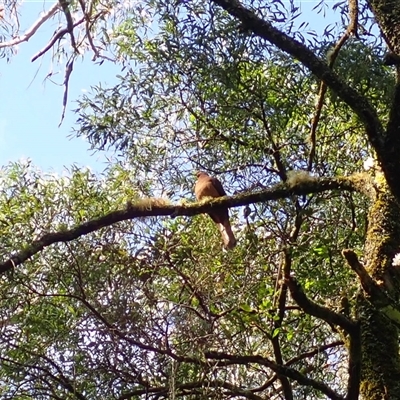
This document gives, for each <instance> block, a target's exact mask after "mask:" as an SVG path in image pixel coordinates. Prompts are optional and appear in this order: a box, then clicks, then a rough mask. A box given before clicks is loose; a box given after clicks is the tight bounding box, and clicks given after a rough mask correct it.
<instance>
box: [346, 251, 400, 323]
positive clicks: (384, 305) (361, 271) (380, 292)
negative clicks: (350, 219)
mask: <svg viewBox="0 0 400 400" xmlns="http://www.w3.org/2000/svg"><path fill="white" fill-rule="evenodd" d="M342 254H343V257H344V258H345V259H346V261H347V263H348V264H349V266H350V268H351V269H352V270H353V271H354V272H355V273H356V274H357V275H358V278H359V279H360V283H361V286H362V287H363V289H364V291H365V292H366V293H367V295H368V297H369V300H370V301H371V303H373V304H374V305H375V306H376V307H377V308H378V309H379V310H380V311H381V312H383V313H384V314H385V315H386V316H387V317H388V318H389V319H391V320H392V321H393V322H394V323H395V324H396V325H397V326H400V306H399V305H398V302H397V301H396V300H395V299H393V298H391V297H390V296H388V294H387V292H386V291H385V290H384V288H383V287H381V286H379V285H378V283H377V282H376V281H375V280H374V279H372V277H371V276H370V275H369V274H368V272H367V270H366V269H365V267H364V265H363V264H361V263H360V261H359V260H358V257H357V255H356V253H354V251H353V250H350V249H346V250H343V251H342Z"/></svg>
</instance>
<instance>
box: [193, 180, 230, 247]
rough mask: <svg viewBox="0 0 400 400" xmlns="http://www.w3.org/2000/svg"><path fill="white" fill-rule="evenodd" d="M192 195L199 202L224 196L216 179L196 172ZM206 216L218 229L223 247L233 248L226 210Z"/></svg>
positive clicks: (219, 210)
mask: <svg viewBox="0 0 400 400" xmlns="http://www.w3.org/2000/svg"><path fill="white" fill-rule="evenodd" d="M194 193H195V195H196V198H197V200H201V199H203V198H206V197H221V196H226V193H225V190H224V188H223V187H222V184H221V182H220V181H219V180H218V179H217V178H213V177H211V176H209V175H207V174H206V173H205V172H197V182H196V185H195V187H194ZM208 215H209V216H210V217H211V219H212V220H213V221H214V222H215V223H216V224H217V226H218V229H219V231H220V232H221V236H222V240H223V242H224V246H225V247H226V248H227V249H232V248H234V247H235V245H236V239H235V236H234V234H233V232H232V228H231V224H230V222H229V212H228V209H227V208H222V209H218V210H213V212H212V213H209V214H208Z"/></svg>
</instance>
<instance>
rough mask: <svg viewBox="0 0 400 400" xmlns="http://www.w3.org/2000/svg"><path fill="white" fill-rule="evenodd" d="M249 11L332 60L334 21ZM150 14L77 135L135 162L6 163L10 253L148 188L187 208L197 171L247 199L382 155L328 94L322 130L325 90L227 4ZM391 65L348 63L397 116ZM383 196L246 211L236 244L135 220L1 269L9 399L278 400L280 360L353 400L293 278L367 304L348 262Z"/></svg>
mask: <svg viewBox="0 0 400 400" xmlns="http://www.w3.org/2000/svg"><path fill="white" fill-rule="evenodd" d="M248 3H249V4H250V5H251V6H252V8H254V9H255V10H256V12H257V13H258V14H259V15H261V16H264V17H265V18H266V19H268V20H272V21H274V23H275V24H276V26H278V27H279V28H280V29H282V31H285V32H288V33H292V34H293V35H294V36H296V37H298V38H302V37H304V38H307V41H308V44H309V47H310V48H312V49H313V50H314V51H315V52H316V53H318V54H321V55H323V56H324V57H329V41H328V40H331V39H332V36H333V33H332V30H328V28H327V30H326V32H325V35H324V36H323V37H318V36H316V34H315V33H313V32H312V31H307V32H306V31H302V30H301V29H298V30H297V28H298V27H299V26H304V27H305V25H302V24H300V23H297V18H298V16H299V15H301V14H299V10H298V9H297V8H296V7H295V6H294V4H293V3H288V4H289V5H288V6H286V5H285V4H286V3H285V4H283V3H282V2H279V1H274V2H268V4H265V3H266V2H256V1H251V2H248ZM322 6H323V2H322V3H321V7H322ZM286 7H287V8H286ZM135 11H137V9H135ZM345 11H346V10H342V16H343V15H345ZM141 12H142V14H140V15H141V16H142V19H140V18H138V15H137V13H132V14H131V13H129V11H127V13H126V14H125V15H124V17H125V18H124V21H123V22H122V23H121V24H118V26H117V27H115V30H114V33H113V34H114V35H115V37H116V38H117V40H116V46H117V48H118V56H119V57H120V58H121V59H123V62H124V67H125V75H124V76H121V77H120V83H119V84H118V85H116V86H115V87H112V88H104V87H101V86H98V87H96V88H94V89H93V93H91V94H90V95H87V96H84V97H83V98H82V99H81V100H80V101H79V107H78V109H77V111H76V112H77V113H78V118H79V119H78V122H79V125H78V128H77V131H76V135H77V136H83V137H85V138H87V139H88V141H89V142H90V144H91V146H92V148H93V149H97V150H102V149H104V148H106V147H113V148H115V149H116V151H118V152H119V155H120V160H121V161H120V163H119V164H118V163H117V164H115V165H111V166H110V167H109V169H108V170H107V171H105V173H104V174H103V175H102V176H96V175H94V174H92V173H91V172H90V171H88V170H79V169H76V168H72V169H71V171H69V173H68V174H66V176H63V177H57V176H46V175H45V174H43V173H42V172H40V171H37V170H35V169H34V168H33V167H32V166H31V165H29V163H28V164H14V165H10V166H8V167H6V168H4V169H3V170H2V171H1V178H2V179H1V186H0V209H1V213H0V216H1V217H0V223H1V226H2V229H3V232H2V233H3V235H2V238H1V246H2V254H3V255H9V254H12V253H13V252H14V251H15V249H17V248H23V247H24V246H25V245H26V243H29V242H31V241H33V240H35V239H36V238H38V237H40V236H41V235H43V234H45V233H48V232H49V231H63V230H66V229H68V228H71V227H74V226H77V225H79V224H82V223H84V222H86V221H88V220H92V219H94V218H96V217H98V216H101V215H105V214H107V213H108V212H110V211H113V210H116V209H119V208H122V207H124V206H125V204H126V203H127V202H134V201H135V200H137V199H140V198H143V197H145V198H148V197H167V198H168V199H170V200H171V201H178V200H179V201H182V199H184V200H183V201H184V202H185V201H190V200H191V199H192V198H193V195H192V194H191V193H192V187H193V183H194V175H193V172H194V171H195V170H198V169H204V170H206V171H208V172H210V173H213V174H215V175H218V176H219V177H220V178H221V180H222V181H223V183H224V185H225V187H226V188H227V189H228V190H227V191H228V192H230V194H236V193H243V192H247V191H253V190H258V189H261V188H265V187H269V186H271V185H273V184H275V183H277V182H281V181H292V182H295V181H296V179H300V178H299V177H301V176H302V175H301V174H300V175H299V174H298V173H296V172H294V171H299V170H301V171H307V173H308V174H311V175H312V176H313V177H316V178H319V177H325V176H334V175H340V176H341V175H343V176H346V175H351V174H353V173H355V172H358V171H360V170H361V169H362V164H363V162H364V160H365V159H366V158H367V157H368V156H370V155H373V152H372V150H371V148H370V145H369V143H368V142H367V140H366V138H365V135H364V127H363V126H362V124H361V122H360V121H359V120H358V119H357V118H356V117H355V115H354V114H353V113H352V111H351V110H350V108H349V107H348V106H347V105H345V104H343V103H342V102H341V101H339V99H338V98H337V96H336V95H335V94H333V93H330V92H328V94H327V96H326V97H325V102H324V108H323V113H322V115H321V117H320V119H319V123H318V130H317V136H316V138H314V137H313V135H312V134H311V133H310V132H311V125H312V119H313V117H314V115H315V99H316V96H317V93H318V90H319V82H318V81H317V80H316V79H315V77H313V76H312V75H310V73H309V72H308V71H307V70H306V69H305V68H304V67H303V66H302V65H301V64H300V63H297V62H295V61H293V60H292V59H291V58H289V57H288V56H287V55H286V54H284V53H282V52H281V51H279V50H278V49H276V48H275V47H273V46H272V45H270V44H268V43H266V42H265V41H262V40H260V39H259V38H258V37H256V36H255V35H253V34H251V33H250V32H248V31H247V30H246V29H243V27H241V26H238V23H237V22H236V21H235V20H233V19H232V18H231V17H229V16H228V14H227V13H226V12H225V11H223V10H222V9H221V8H219V7H217V6H216V5H214V3H213V2H199V1H191V2H185V1H173V2H169V1H168V2H163V1H157V2H148V3H144V5H143V8H142V9H141ZM363 12H364V11H363ZM364 13H366V11H365V12H364ZM362 16H363V18H364V19H363V18H361V22H362V23H367V21H368V18H367V17H366V14H362ZM145 20H146V21H151V22H152V24H147V26H145ZM339 25H340V24H339ZM378 44H379V43H378ZM327 49H328V50H327ZM379 56H380V53H379V52H378V51H376V50H374V49H373V48H372V46H371V43H368V42H361V41H355V40H354V41H351V42H350V43H348V44H347V46H345V47H344V48H343V49H342V51H341V53H340V57H339V59H338V61H337V64H335V70H336V71H337V73H338V74H339V75H340V76H342V77H343V78H344V79H345V80H346V81H347V82H350V83H351V85H352V86H354V87H355V88H357V89H358V90H359V92H360V93H362V94H364V95H365V96H366V97H368V98H369V99H370V101H371V103H372V104H373V105H374V107H375V108H376V109H377V110H379V112H380V113H381V115H382V118H383V119H384V118H386V115H387V114H388V111H389V110H388V101H387V100H388V99H389V98H390V97H391V96H392V87H393V77H392V76H391V74H390V72H389V71H388V70H386V69H385V67H383V66H382V65H381V63H380V62H379V58H378V57H379ZM360 66H361V67H360ZM371 71H372V72H373V73H371ZM304 173H305V172H304ZM222 174H223V175H222ZM368 205H369V204H368V200H367V199H365V198H364V197H363V196H361V195H360V194H345V193H341V192H329V193H328V194H327V193H323V194H312V195H309V196H304V197H303V198H296V197H295V196H292V197H290V198H287V199H284V200H279V201H274V202H272V201H271V202H268V203H261V204H254V205H252V206H251V209H250V214H249V215H243V214H242V213H241V210H236V209H234V210H231V219H232V224H233V227H234V230H235V233H236V234H237V237H238V242H239V244H238V246H237V248H236V249H234V250H233V251H231V252H224V251H221V244H220V237H219V233H218V232H217V230H216V229H215V226H214V224H213V223H212V221H211V220H210V218H209V217H208V216H206V215H201V216H196V217H194V218H180V217H179V218H175V219H168V220H167V219H162V218H157V219H152V220H151V219H149V220H135V221H128V222H121V223H118V224H115V225H113V226H109V227H106V228H102V229H101V230H98V231H96V232H94V233H92V234H89V235H87V236H83V237H81V238H80V239H78V240H75V241H72V242H66V243H62V244H59V245H54V246H51V247H47V248H46V249H44V250H43V251H42V252H41V254H40V255H37V256H34V257H33V258H32V259H31V260H29V261H28V262H26V263H25V264H24V265H23V267H22V268H18V269H16V270H15V271H13V273H10V274H8V275H7V276H3V277H2V288H1V291H0V293H1V295H0V303H1V306H2V307H1V309H2V310H3V315H2V328H1V329H2V335H1V339H0V348H1V352H0V353H1V354H0V363H1V367H2V368H1V369H0V379H1V381H2V382H3V385H2V386H1V388H0V398H9V397H10V396H12V397H13V398H16V399H18V398H19V399H25V398H51V397H53V398H71V399H72V398H78V399H92V398H93V399H95V398H104V399H114V398H118V399H124V398H125V399H127V398H130V399H136V398H137V399H139V398H175V397H178V396H180V397H183V398H188V399H192V398H193V399H194V398H196V399H197V398H199V399H202V398H204V399H206V398H207V399H208V398H215V399H220V398H229V397H236V398H249V399H261V398H282V397H283V395H282V392H285V390H286V391H287V390H288V389H287V388H288V386H289V383H288V382H289V381H288V380H287V378H285V376H284V374H283V375H282V374H281V373H279V372H277V371H276V370H273V368H269V364H266V361H265V360H266V359H270V360H274V362H275V363H276V364H277V365H283V366H285V367H288V368H293V369H294V370H295V371H299V372H301V373H302V374H303V376H307V378H309V379H310V380H312V382H314V383H315V382H324V383H325V384H326V385H329V386H330V387H331V388H332V389H333V390H336V391H337V393H338V395H337V396H338V397H336V398H339V396H340V395H344V393H345V385H344V384H343V382H344V381H345V380H346V379H347V361H348V358H349V356H348V354H347V351H346V347H344V346H343V345H344V342H345V341H346V340H347V337H346V335H344V334H343V332H341V331H340V330H339V329H338V328H337V327H336V326H332V325H330V324H328V323H326V322H324V321H322V320H320V319H317V318H314V317H312V316H310V315H308V314H307V313H305V312H304V311H303V310H302V309H301V308H300V307H299V306H298V304H296V303H295V302H294V301H293V300H292V299H291V298H290V297H289V296H288V294H287V291H288V289H287V287H285V285H284V284H283V276H288V275H295V276H296V278H297V280H298V281H299V282H300V284H301V285H302V287H303V288H304V290H305V291H306V293H307V296H308V297H309V298H310V299H312V300H314V301H315V302H316V303H318V304H323V305H326V306H327V307H329V308H330V309H333V310H336V311H338V312H339V311H340V312H341V313H345V314H346V315H347V316H349V315H348V314H349V313H348V312H347V311H348V310H343V299H344V298H345V299H346V300H347V301H348V302H349V303H350V306H352V305H353V304H354V302H355V293H356V291H357V290H358V285H357V282H356V280H355V278H354V276H353V275H352V273H351V272H350V271H349V268H348V267H347V266H345V265H344V260H343V258H342V256H341V251H342V250H343V249H344V248H352V249H355V250H356V251H359V252H361V251H362V250H363V247H364V243H365V240H366V229H367V227H366V220H367V212H368ZM346 308H347V307H346ZM217 353H218V354H224V355H225V358H224V361H220V360H218V358H216V357H217V356H216V354H217ZM246 357H247V358H246ZM248 357H253V358H251V359H249V358H248ZM289 387H290V390H291V391H292V397H293V398H308V399H318V398H323V397H322V396H323V394H321V393H322V392H321V390H320V387H317V385H316V384H312V383H308V384H307V383H304V384H300V383H299V380H297V381H296V379H294V381H293V382H292V381H291V386H289ZM285 395H286V394H285ZM287 398H290V397H288V396H287Z"/></svg>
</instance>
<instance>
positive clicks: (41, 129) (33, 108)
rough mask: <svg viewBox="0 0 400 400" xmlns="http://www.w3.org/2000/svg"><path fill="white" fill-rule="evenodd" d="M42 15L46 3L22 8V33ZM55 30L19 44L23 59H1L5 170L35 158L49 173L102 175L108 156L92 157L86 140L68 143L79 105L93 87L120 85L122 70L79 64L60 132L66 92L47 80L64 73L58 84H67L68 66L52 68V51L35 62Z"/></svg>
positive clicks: (0, 152) (0, 158) (48, 27)
mask: <svg viewBox="0 0 400 400" xmlns="http://www.w3.org/2000/svg"><path fill="white" fill-rule="evenodd" d="M47 4H51V3H47ZM42 10H43V2H42V1H39V2H31V1H29V2H27V3H25V4H24V5H23V8H22V10H21V11H22V14H23V15H22V23H21V26H22V28H23V29H22V31H24V30H25V29H26V28H27V27H29V25H30V24H31V23H32V22H33V21H35V20H36V19H37V18H38V16H39V13H40V12H41V11H42ZM54 29H55V26H54V24H53V23H51V22H50V24H49V23H47V24H45V26H43V27H42V28H41V29H40V30H39V31H38V32H36V34H35V35H34V36H33V37H32V38H31V39H30V40H29V41H28V42H24V43H22V44H20V45H19V50H18V54H17V55H16V56H14V57H13V58H12V60H11V63H9V64H7V62H6V60H5V59H2V60H0V65H1V69H0V94H1V102H0V165H5V164H7V163H8V162H10V161H17V160H19V159H24V158H31V159H32V161H33V163H34V164H35V165H36V166H38V167H40V168H41V169H43V170H46V171H49V170H53V171H56V172H59V171H62V170H63V169H64V166H67V167H68V166H70V165H71V164H74V163H75V164H77V165H80V166H90V167H91V168H93V169H94V170H97V171H101V170H103V169H104V167H105V164H104V161H105V158H104V154H102V153H96V154H94V155H92V154H93V152H91V151H88V148H89V146H88V144H87V143H86V142H85V141H84V140H83V139H76V138H72V139H70V138H68V136H69V135H70V134H71V131H72V126H73V125H74V123H75V120H76V115H75V114H74V113H73V112H72V110H73V109H74V108H76V103H74V100H76V99H77V98H78V96H79V95H81V94H82V93H83V91H85V90H89V89H90V86H94V85H97V84H98V83H99V82H103V83H104V84H113V83H114V82H116V78H115V75H116V74H117V73H118V72H119V67H118V66H115V65H112V64H111V63H108V62H105V63H104V64H103V65H102V66H98V65H95V64H94V63H93V62H92V61H91V59H90V57H91V55H89V54H88V55H87V57H86V59H85V60H84V61H83V62H80V61H79V62H77V63H76V64H75V65H74V70H73V73H72V75H71V79H70V83H69V96H68V106H67V111H66V115H65V119H64V122H63V124H62V125H61V127H58V125H59V122H60V118H61V113H62V99H63V91H64V88H63V86H62V85H55V84H54V83H52V82H51V81H45V80H44V78H45V77H46V75H47V74H48V73H49V72H50V71H51V68H53V71H54V72H57V71H58V70H59V71H60V73H58V74H56V75H55V76H54V81H55V82H57V83H62V82H63V79H64V77H63V67H60V66H57V65H52V63H51V57H50V52H49V54H48V55H47V56H45V57H44V59H39V60H37V61H35V62H33V63H32V62H31V61H30V60H31V58H32V56H33V55H34V54H35V53H36V52H37V51H38V50H40V49H41V48H43V47H44V46H45V45H46V44H47V42H48V41H49V39H50V38H51V36H52V34H53V32H54Z"/></svg>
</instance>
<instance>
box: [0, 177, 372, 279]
mask: <svg viewBox="0 0 400 400" xmlns="http://www.w3.org/2000/svg"><path fill="white" fill-rule="evenodd" d="M361 176H364V175H354V176H350V177H337V178H314V177H311V176H309V175H307V174H305V173H297V174H296V173H292V175H291V177H290V179H288V181H287V182H286V183H281V184H277V185H275V186H273V187H272V188H269V189H265V190H262V191H259V192H255V193H244V194H239V195H236V196H233V197H228V196H224V197H220V198H218V199H215V200H211V201H202V202H198V203H191V204H184V205H174V204H167V203H166V202H165V201H164V200H162V199H151V198H150V199H143V200H139V201H136V202H135V203H131V202H128V204H127V205H126V206H125V207H124V208H123V209H121V210H116V211H112V212H110V213H108V214H106V215H103V216H101V217H99V218H96V219H93V220H90V221H88V222H85V223H83V224H81V225H78V226H76V227H74V228H72V229H69V230H62V231H59V232H50V233H47V234H45V235H43V236H42V237H41V238H39V239H37V240H34V241H32V242H31V243H30V244H28V245H27V246H26V247H25V248H24V249H22V250H20V251H18V252H17V253H16V254H14V255H12V256H11V257H10V258H9V259H8V260H6V261H4V262H3V263H0V273H1V272H5V271H8V270H10V269H12V268H14V267H16V266H17V265H20V264H22V263H23V262H25V261H26V260H28V259H29V258H30V257H32V256H33V255H35V254H37V253H39V252H40V251H42V250H43V249H44V248H45V247H47V246H50V245H52V244H54V243H58V242H69V241H72V240H75V239H77V238H79V237H81V236H84V235H87V234H89V233H91V232H95V231H97V230H99V229H101V228H104V227H106V226H110V225H113V224H115V223H117V222H121V221H126V220H131V219H135V218H142V217H157V216H170V217H177V216H193V215H196V214H201V213H206V212H210V211H212V210H213V209H216V208H221V207H239V206H244V205H247V204H252V203H258V202H266V201H272V200H278V199H283V198H287V197H291V196H293V195H298V196H302V195H307V194H311V193H321V192H325V191H331V190H339V191H364V189H365V187H366V186H365V184H364V183H363V181H364V179H366V177H364V178H362V179H361V178H360V177H361Z"/></svg>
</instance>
